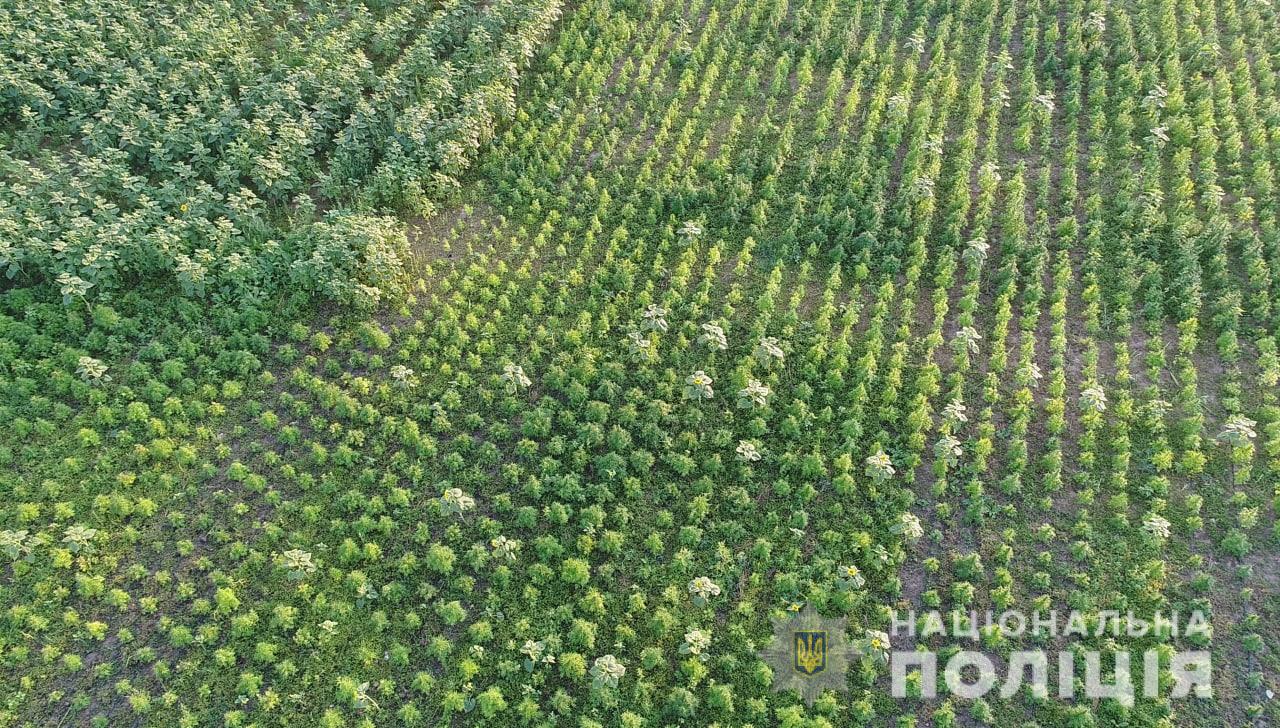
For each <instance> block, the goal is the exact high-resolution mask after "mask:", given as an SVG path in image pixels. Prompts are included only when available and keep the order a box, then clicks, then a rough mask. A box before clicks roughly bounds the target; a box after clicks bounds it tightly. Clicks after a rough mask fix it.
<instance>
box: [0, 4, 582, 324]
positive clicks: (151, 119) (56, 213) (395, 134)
mask: <svg viewBox="0 0 1280 728" xmlns="http://www.w3.org/2000/svg"><path fill="white" fill-rule="evenodd" d="M559 8H560V4H559V2H557V1H556V0H530V1H522V2H516V1H515V0H499V1H498V2H493V3H485V4H482V5H481V4H473V3H466V2H460V1H453V2H443V3H425V2H414V3H405V4H403V5H397V4H394V3H386V4H383V3H369V4H367V5H366V4H364V3H360V2H338V3H333V2H316V3H304V4H302V5H301V6H300V5H299V3H296V2H280V1H276V0H267V1H266V2H245V3H233V2H229V1H226V0H211V1H209V2H203V1H202V2H197V3H180V4H174V3H163V2H134V1H133V0H103V2H93V3H70V4H68V3H61V2H36V3H23V4H22V5H20V6H18V7H10V8H6V9H5V10H4V13H3V15H0V32H2V33H3V37H4V38H5V39H6V41H7V42H6V43H4V46H3V53H4V56H3V58H2V59H0V62H3V65H4V68H5V71H4V74H5V75H4V78H3V82H4V91H5V93H4V94H3V96H2V97H0V119H3V120H5V121H6V122H7V123H6V124H5V127H6V128H5V129H4V136H3V139H4V142H5V143H4V145H3V147H4V148H3V150H2V151H0V183H2V184H0V190H3V191H2V192H0V235H2V239H0V274H4V275H5V276H7V277H8V278H10V279H13V278H16V277H19V276H21V278H19V280H20V281H22V282H26V281H27V280H30V279H35V280H39V279H46V280H50V281H53V280H56V282H57V284H58V285H59V287H60V289H61V293H62V295H63V296H64V298H65V299H66V300H67V301H68V302H70V301H72V300H77V299H83V298H90V299H93V300H97V299H98V298H99V297H101V296H108V295H110V294H111V293H112V292H115V291H118V290H120V289H122V288H127V287H129V286H136V285H138V284H139V283H141V282H146V283H148V284H152V285H155V284H164V283H168V284H171V285H172V286H174V287H180V288H181V291H182V293H184V294H186V295H191V296H207V297H209V298H212V299H213V300H219V301H221V300H244V299H245V298H246V297H249V298H251V299H252V298H261V297H263V296H268V295H271V294H273V293H276V292H278V291H279V290H280V289H283V288H288V289H292V290H300V291H303V292H305V293H314V294H319V295H320V296H322V297H325V298H328V299H331V300H334V301H336V302H339V303H344V304H367V303H376V302H377V300H378V298H380V295H381V292H383V291H387V290H392V289H394V288H395V284H396V283H397V280H398V277H399V274H400V273H401V263H402V261H401V258H402V256H403V255H404V254H405V253H406V251H407V244H406V241H405V238H404V231H403V227H402V226H398V225H397V224H396V223H394V222H393V221H392V220H390V219H386V218H383V217H378V216H376V215H370V214H368V213H370V212H373V213H376V212H377V211H385V210H388V209H392V210H403V211H407V212H411V213H415V214H419V215H426V214H430V213H431V211H432V203H431V199H432V198H433V197H434V196H437V195H439V194H440V193H441V192H443V191H446V190H448V189H449V188H451V187H453V186H455V185H457V178H458V176H459V175H460V174H462V173H463V172H464V171H465V170H466V169H467V167H468V166H469V164H470V162H471V160H472V159H473V157H474V155H475V153H476V151H477V150H478V149H479V148H480V146H481V145H483V144H484V143H486V142H487V141H488V140H489V138H490V137H491V136H492V134H493V131H494V128H495V126H496V125H497V123H498V122H499V121H500V120H502V119H504V118H507V117H509V116H510V114H511V112H512V111H513V109H514V105H515V99H514V88H515V85H516V82H517V81H518V78H519V73H520V69H521V67H522V66H523V65H524V64H525V62H526V60H527V59H528V58H529V57H531V56H532V54H533V51H534V49H535V47H536V46H537V43H538V41H539V40H540V39H541V38H542V37H543V36H544V35H545V34H546V32H547V31H548V30H549V28H550V26H551V23H552V22H553V20H554V19H555V17H556V16H557V14H558V12H559ZM335 204H339V205H341V207H340V208H339V209H336V210H333V211H331V212H330V214H329V215H327V216H324V217H322V218H318V214H319V212H318V211H319V210H321V209H324V208H330V207H332V206H333V205H335Z"/></svg>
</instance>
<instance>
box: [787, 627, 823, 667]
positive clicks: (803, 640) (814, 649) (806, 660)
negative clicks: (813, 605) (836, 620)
mask: <svg viewBox="0 0 1280 728" xmlns="http://www.w3.org/2000/svg"><path fill="white" fill-rule="evenodd" d="M792 634H793V637H794V640H793V642H792V644H793V646H794V648H795V658H794V659H793V660H792V665H793V667H794V668H795V670H796V672H798V673H800V674H802V675H817V674H818V673H820V672H822V671H823V670H826V669H827V633H826V630H805V631H801V632H794V633H792Z"/></svg>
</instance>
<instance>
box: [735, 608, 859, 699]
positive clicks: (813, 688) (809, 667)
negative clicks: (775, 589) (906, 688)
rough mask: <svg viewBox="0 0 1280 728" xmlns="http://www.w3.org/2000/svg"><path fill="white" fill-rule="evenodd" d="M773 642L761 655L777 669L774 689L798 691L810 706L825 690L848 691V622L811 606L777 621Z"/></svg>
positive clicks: (777, 617)
mask: <svg viewBox="0 0 1280 728" xmlns="http://www.w3.org/2000/svg"><path fill="white" fill-rule="evenodd" d="M772 621H773V639H772V640H771V641H770V642H769V644H768V645H767V646H766V647H765V648H764V649H763V650H761V651H760V652H758V653H757V654H758V655H760V659H762V660H764V661H765V662H766V663H767V664H768V665H769V666H770V667H772V668H773V688H774V690H794V691H796V692H797V693H799V694H800V696H801V697H802V698H803V699H804V701H805V702H806V703H808V704H810V705H812V704H813V701H814V700H816V699H817V698H818V696H819V695H821V694H822V691H824V690H836V691H839V690H847V689H848V684H847V675H848V672H849V661H850V660H851V659H852V658H853V657H854V656H855V655H854V649H853V646H852V645H851V644H850V643H849V640H848V637H847V634H846V633H847V631H848V620H847V619H845V618H843V617H823V616H822V615H820V614H818V612H817V611H816V610H815V609H814V608H813V607H812V606H811V605H809V606H805V607H804V609H801V610H792V611H790V612H787V613H784V614H779V615H778V616H775V617H774V618H773V620H772Z"/></svg>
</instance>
